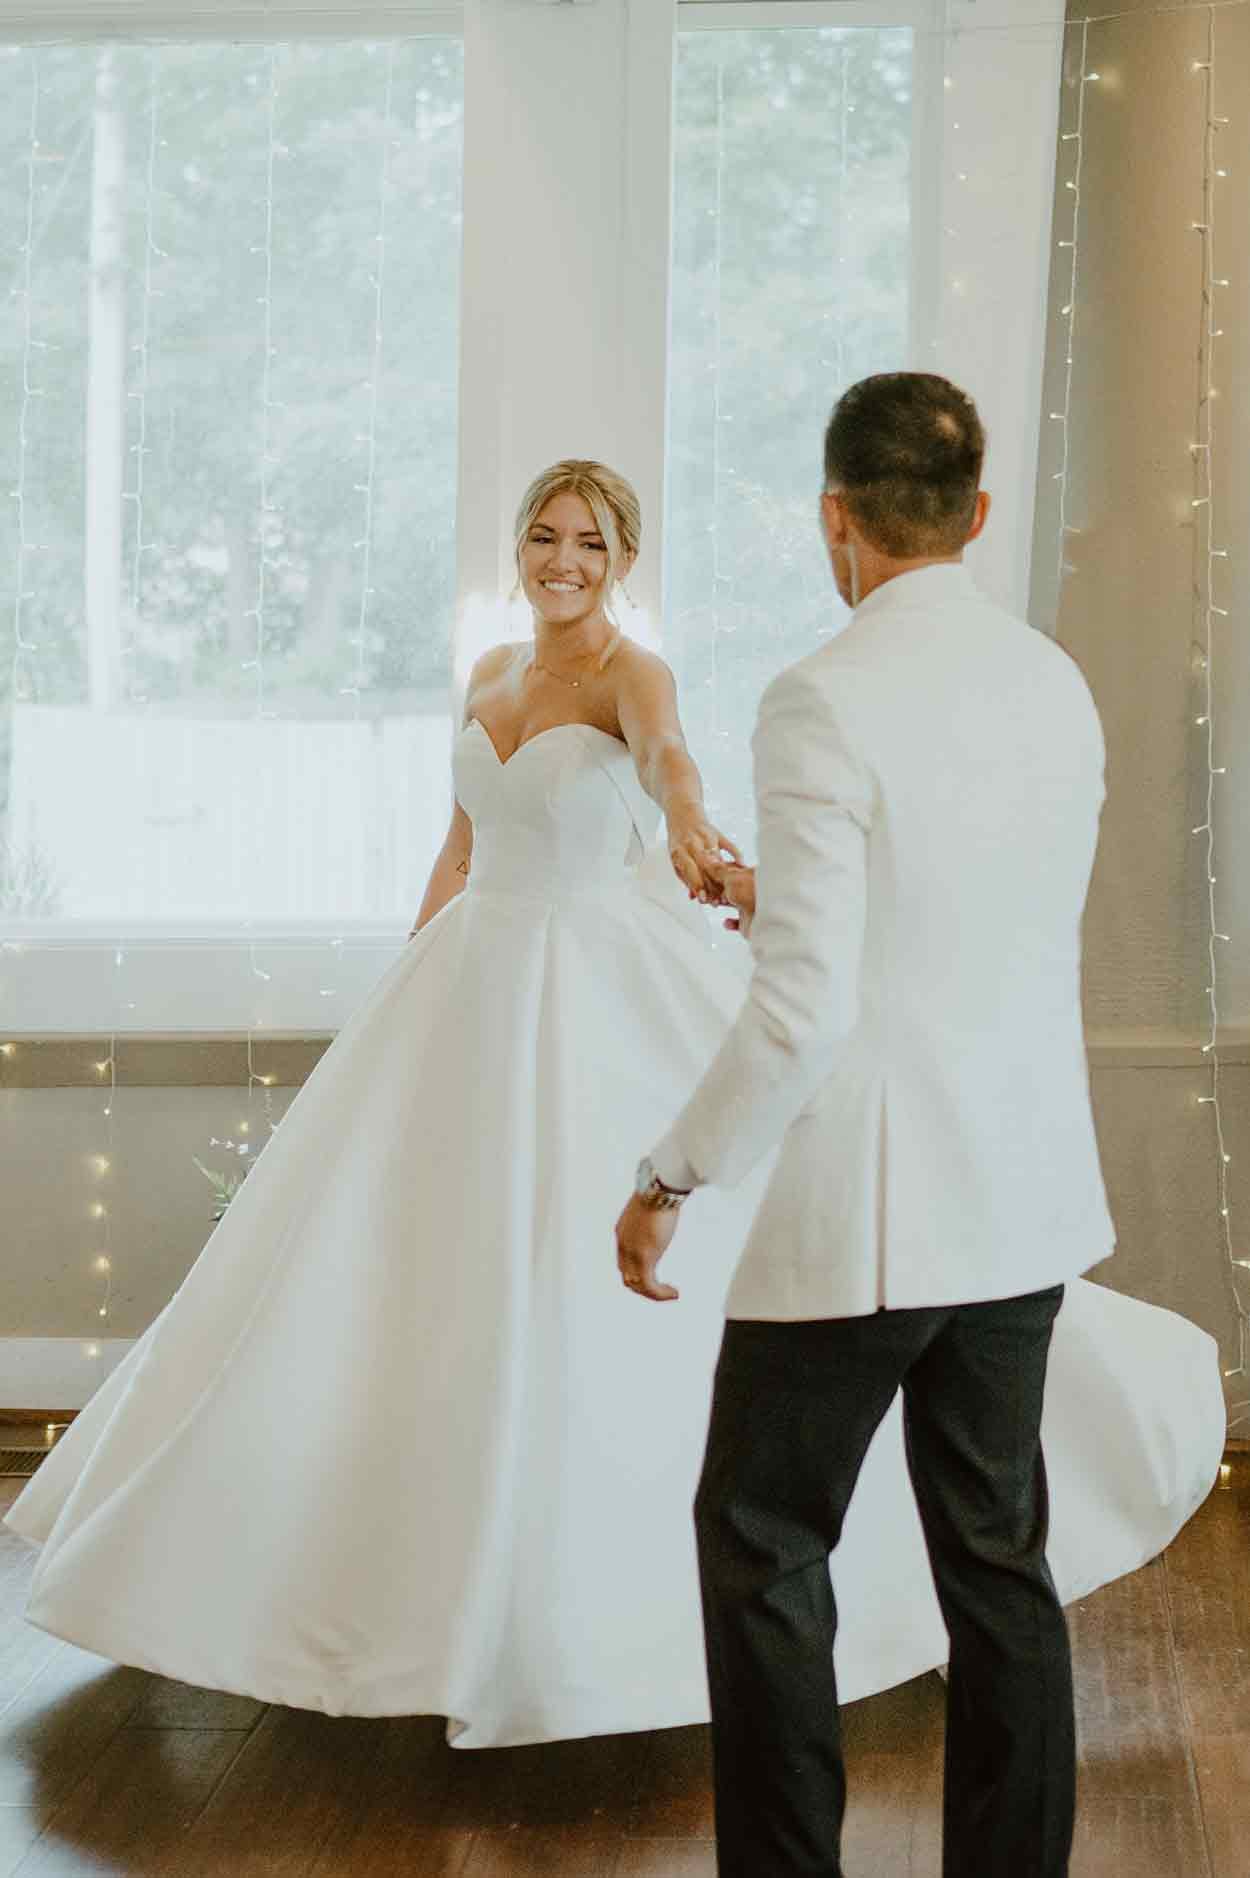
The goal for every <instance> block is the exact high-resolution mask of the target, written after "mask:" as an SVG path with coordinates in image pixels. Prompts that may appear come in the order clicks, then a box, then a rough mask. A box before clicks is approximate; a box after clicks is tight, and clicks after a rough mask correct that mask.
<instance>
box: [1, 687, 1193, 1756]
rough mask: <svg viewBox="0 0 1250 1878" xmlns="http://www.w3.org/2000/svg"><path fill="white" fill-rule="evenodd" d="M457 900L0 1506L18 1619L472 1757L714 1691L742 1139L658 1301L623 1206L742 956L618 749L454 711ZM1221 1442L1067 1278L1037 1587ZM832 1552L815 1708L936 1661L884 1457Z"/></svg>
mask: <svg viewBox="0 0 1250 1878" xmlns="http://www.w3.org/2000/svg"><path fill="white" fill-rule="evenodd" d="M455 769H456V785H457V793H458V795H459V798H460V800H461V802H462V803H463V804H464V806H465V808H466V810H467V811H468V813H469V815H470V816H471V818H472V820H473V823H474V829H475V848H474V857H473V869H472V877H471V880H470V882H469V884H468V887H467V889H466V891H465V892H464V893H463V894H461V895H460V896H459V897H458V898H457V899H455V900H454V901H453V902H452V903H451V904H450V905H449V906H448V907H446V908H445V909H444V910H443V912H442V913H440V914H439V916H438V917H437V918H436V919H434V920H433V921H431V922H430V924H429V925H428V926H427V927H426V928H425V929H424V930H423V931H422V932H421V933H420V934H419V936H418V937H417V938H416V939H415V940H413V941H412V942H411V943H410V944H409V945H408V946H407V947H406V948H405V949H404V951H403V952H402V954H401V955H400V956H399V957H398V958H397V959H396V960H395V962H394V964H393V965H392V966H391V967H390V968H389V970H387V971H386V973H385V974H384V976H383V977H382V979H381V981H380V982H379V983H378V984H377V986H376V987H375V988H374V990H373V992H372V993H371V995H370V996H369V997H368V998H367V1000H366V1001H365V1003H364V1005H363V1006H362V1008H360V1009H359V1010H358V1011H357V1012H356V1014H355V1015H354V1016H353V1018H352V1019H351V1020H350V1022H349V1023H348V1024H347V1025H346V1027H345V1029H344V1030H343V1032H342V1033H341V1035H340V1036H339V1037H338V1039H337V1041H336V1042H335V1044H334V1046H333V1047H332V1048H331V1049H330V1050H329V1051H327V1053H326V1055H325V1056H324V1058H323V1059H322V1061H321V1063H320V1064H319V1065H318V1067H317V1070H316V1072H315V1074H314V1075H313V1076H312V1077H311V1078H310V1079H309V1081H308V1083H307V1084H306V1086H305V1087H304V1088H303V1090H301V1092H300V1093H299V1095H298V1097H297V1098H296V1100H295V1101H294V1102H293V1103H292V1105H291V1107H290V1109H289V1111H288V1112H287V1115H286V1117H285V1119H284V1120H283V1122H282V1123H281V1125H280V1127H279V1128H278V1130H277V1132H276V1133H275V1134H274V1136H273V1138H272V1140H271V1141H270V1143H269V1145H268V1146H267V1147H266V1149H265V1152H264V1154H263V1156H262V1157H261V1159H260V1160H259V1162H258V1163H257V1165H256V1168H255V1170H254V1172H252V1173H251V1174H250V1175H249V1177H248V1179H247V1181H246V1182H245V1184H244V1186H243V1187H242V1189H241V1190H240V1192H239V1194H238V1196H237V1198H236V1199H235V1200H234V1201H233V1202H232V1204H231V1206H230V1208H229V1211H228V1212H227V1213H226V1215H225V1218H224V1219H223V1220H222V1222H221V1224H220V1225H219V1226H218V1228H217V1230H216V1231H215V1232H214V1234H213V1236H212V1238H211V1239H210V1241H209V1243H208V1245H207V1246H206V1248H205V1250H204V1252H203V1254H202V1255H201V1257H200V1258H199V1260H198V1261H197V1262H196V1264H195V1266H194V1267H193V1268H192V1270H191V1272H190V1273H189V1274H188V1276H187V1278H186V1280H185V1281H184V1283H183V1284H182V1286H181V1287H180V1289H179V1290H178V1292H177V1293H176V1294H175V1296H174V1297H173V1299H172V1300H171V1302H170V1303H169V1305H168V1306H167V1307H166V1309H165V1311H164V1312H163V1313H162V1314H161V1316H160V1317H159V1318H158V1319H157V1321H156V1322H155V1323H154V1324H153V1325H152V1327H151V1328H150V1330H149V1331H148V1332H147V1334H146V1335H145V1336H144V1337H143V1338H142V1339H141V1340H140V1342H139V1343H138V1344H137V1345H136V1347H135V1348H134V1349H133V1350H132V1351H131V1353H130V1354H129V1356H128V1357H127V1358H126V1360H125V1361H124V1362H123V1363H122V1365H121V1366H120V1368H119V1369H118V1370H117V1371H116V1372H115V1373H114V1374H113V1375H112V1376H111V1377H110V1379H109V1380H108V1381H107V1382H106V1383H105V1384H104V1385H103V1387H102V1388H101V1389H100V1390H99V1392H98V1393H97V1395H96V1396H95V1398H94V1399H93V1400H92V1402H91V1403H90V1404H89V1406H88V1407H87V1408H86V1409H85V1410H84V1412H83V1413H82V1415H81V1416H80V1417H79V1418H78V1420H77V1421H75V1423H74V1424H73V1426H72V1427H71V1428H70V1430H69V1431H68V1433H67V1434H66V1435H65V1437H64V1438H63V1440H62V1441H61V1443H60V1445H59V1446H58V1447H57V1448H56V1449H54V1451H53V1452H52V1453H51V1454H50V1455H49V1457H48V1459H47V1460H46V1461H45V1462H44V1463H43V1465H42V1467H41V1469H40V1470H39V1472H38V1474H37V1475H36V1476H35V1477H34V1479H33V1480H32V1481H31V1483H30V1484H29V1485H28V1486H27V1487H26V1489H25V1490H24V1492H23V1493H22V1495H21V1497H20V1498H19V1499H18V1500H17V1502H16V1504H15V1505H14V1507H13V1508H12V1510H11V1513H10V1515H9V1522H10V1524H11V1525H12V1526H14V1527H15V1528H16V1529H17V1531H18V1532H20V1533H23V1534H25V1535H26V1536H27V1537H28V1538H30V1539H32V1540H35V1541H39V1542H42V1544H43V1551H42V1555H41V1557H40V1558H39V1560H38V1562H37V1568H36V1572H35V1576H34V1584H33V1590H32V1596H31V1602H30V1609H29V1615H30V1618H31V1620H32V1621H33V1622H34V1623H36V1624H38V1625H41V1626H42V1627H43V1628H45V1629H47V1630H49V1631H52V1632H53V1633H54V1634H56V1635H58V1636H61V1637H65V1638H68V1639H69V1640H70V1641H72V1642H74V1643H77V1644H81V1645H83V1646H84V1647H86V1648H87V1649H89V1650H94V1651H98V1652H99V1653H100V1654H102V1655H104V1656H107V1657H111V1658H114V1659H116V1660H118V1661H120V1662H124V1663H130V1664H135V1665H138V1666H140V1667H142V1668H146V1669H150V1670H155V1671H159V1672H160V1673H161V1674H163V1675H166V1676H172V1677H176V1678H178V1679H180V1680H182V1681H184V1682H189V1683H195V1684H200V1685H203V1686H206V1687H210V1688H218V1689H229V1690H235V1691H240V1692H243V1693H246V1694H250V1695H254V1696H258V1697H261V1698H263V1699H265V1700H268V1701H272V1702H280V1703H290V1704H294V1705H296V1706H299V1707H305V1708H312V1709H321V1710H324V1711H326V1712H328V1713H330V1714H336V1715H337V1714H353V1715H384V1714H421V1713H429V1714H438V1715H445V1716H447V1717H448V1718H449V1733H450V1735H451V1737H452V1738H453V1739H454V1740H455V1741H456V1742H457V1744H458V1745H459V1746H461V1747H479V1746H490V1745H500V1744H507V1743H517V1742H530V1741H542V1740H549V1739H554V1738H558V1737H565V1736H577V1735H587V1734H598V1733H605V1732H615V1731H619V1730H628V1729H642V1728H654V1727H666V1726H672V1725H676V1724H680V1723H688V1722H696V1721H701V1720H705V1719H706V1717H707V1712H708V1711H707V1697H706V1691H705V1685H704V1672H703V1658H702V1643H701V1630H700V1615H699V1600H698V1591H697V1582H696V1571H695V1553H694V1540H693V1531H692V1521H691V1510H690V1508H691V1500H692V1496H693V1492H694V1486H695V1481H696V1477H697V1473H698V1468H699V1461H700V1457H701V1449H702V1445H703V1439H704V1431H705V1426H706V1419H707V1409H708V1400H709V1388H710V1379H711V1372H712V1368H713V1364H714V1360H715V1356H716V1351H717V1346H718V1342H719V1336H720V1327H721V1325H720V1319H721V1310H722V1300H723V1296H724V1293H725V1289H726V1286H727V1281H728V1278H729V1275H730V1271H731V1269H732V1266H733V1264H734V1260H735V1257H736V1254H737V1250H738V1247H739V1245H740V1244H741V1242H742V1240H743V1238H744V1235H745V1229H746V1226H747V1224H748V1221H749V1218H750V1213H751V1209H752V1207H753V1205H754V1202H755V1199H756V1197H758V1194H759V1191H760V1187H761V1183H762V1181H763V1179H764V1177H765V1174H766V1171H767V1170H766V1169H761V1170H759V1172H758V1173H757V1175H755V1176H753V1177H752V1179H751V1181H750V1182H748V1183H747V1184H746V1185H745V1186H744V1187H742V1188H740V1189H739V1190H738V1191H736V1192H734V1193H718V1192H715V1191H711V1190H709V1191H707V1192H703V1193H700V1194H698V1195H696V1196H695V1198H694V1199H693V1200H692V1201H691V1202H690V1203H689V1205H688V1206H687V1208H686V1211H685V1215H684V1217H683V1221H682V1227H681V1232H680V1234H679V1236H678V1240H677V1243H676V1245H675V1247H674V1250H673V1252H672V1254H671V1255H670V1258H669V1260H668V1261H667V1273H668V1276H669V1277H670V1278H671V1279H672V1280H673V1281H674V1282H675V1283H677V1284H678V1285H679V1286H680V1288H681V1291H682V1297H681V1301H680V1303H677V1304H666V1305H662V1306H661V1305H653V1304H650V1303H647V1302H645V1301H643V1300H641V1299H638V1298H635V1297H632V1296H630V1295H629V1293H628V1292H626V1291H625V1290H624V1289H623V1288H622V1286H621V1284H620V1282H619V1279H618V1277H617V1272H616V1263H615V1248H614V1244H613V1236H612V1228H613V1224H614V1221H615V1218H616V1215H617V1213H618V1211H619V1209H620V1207H621V1205H622V1203H623V1201H624V1200H625V1198H626V1197H627V1195H628V1193H629V1191H630V1189H631V1185H632V1180H633V1173H634V1166H635V1163H636V1161H637V1159H638V1157H639V1155H640V1154H641V1153H643V1152H645V1151H646V1150H647V1148H649V1147H650V1146H651V1145H652V1144H653V1142H654V1141H655V1140H657V1139H658V1138H659V1136H660V1135H661V1134H662V1133H663V1132H664V1131H665V1129H666V1128H667V1126H668V1124H669V1123H670V1121H671V1120H672V1119H673V1117H674V1115H675V1114H676V1112H677V1111H678V1109H679V1107H680V1106H681V1105H682V1104H683V1102H684V1100H685V1098H686V1096H687V1095H688V1093H689V1091H690V1090H691V1088H692V1087H693V1085H694V1083H695V1080H696V1079H697V1077H698V1076H699V1074H700V1072H701V1070H702V1069H703V1067H704V1065H705V1064H706V1063H707V1062H708V1060H709V1059H710V1057H711V1056H712V1054H713V1053H714V1051H715V1049H716V1048H717V1045H718V1043H719V1041H720V1039H721V1038H722V1036H723V1035H724V1032H725V1029H726V1026H727V1025H728V1023H729V1022H730V1020H731V1019H732V1017H733V1015H734V1013H735V1011H736V1009H737V1007H738V1005H739V1003H740V1001H741V997H742V992H743V986H744V983H745V977H746V972H747V970H748V968H749V955H748V953H747V948H746V947H745V946H744V945H743V944H742V942H741V941H739V940H737V939H731V938H728V937H726V936H723V935H720V936H719V937H717V938H715V939H714V938H713V935H712V933H711V931H710V930H709V921H708V916H707V915H706V914H704V913H702V912H701V911H699V910H698V909H697V908H694V907H692V906H690V904H689V902H688V901H687V900H686V898H685V895H684V893H683V892H682V890H681V889H680V888H679V887H678V886H677V885H676V883H675V882H674V881H673V880H672V877H671V874H670V873H669V871H668V867H667V857H666V856H665V855H664V854H663V851H662V850H655V849H652V850H651V851H650V853H648V854H647V858H646V860H645V862H643V864H642V865H639V863H640V861H642V860H643V855H644V851H645V849H646V844H647V842H648V841H649V840H650V838H651V835H652V833H653V831H654V825H655V816H654V811H653V809H652V808H651V805H650V803H649V802H648V800H647V798H646V797H645V796H644V795H643V793H642V791H641V789H640V787H639V784H638V782H637V778H636V775H635V771H634V767H633V763H632V761H631V758H630V756H629V753H628V751H627V750H626V748H625V747H624V745H622V744H621V743H619V742H618V741H617V740H616V739H615V738H612V737H610V736H608V735H607V734H606V733H605V732H603V731H599V730H596V729H593V728H590V727H588V726H585V725H563V726H560V727H559V728H558V729H556V730H550V731H547V732H545V733H543V734H542V735H541V736H539V737H536V738H534V739H533V740H532V741H531V742H529V743H527V744H525V745H524V746H523V747H522V748H521V750H519V751H518V752H517V754H516V755H515V756H513V757H512V758H511V760H510V761H509V762H508V763H507V764H502V763H501V762H500V761H499V757H498V755H497V753H496V752H495V750H494V747H493V745H492V743H491V741H490V738H489V736H488V735H487V733H486V731H485V730H484V728H483V727H482V726H481V725H478V724H471V725H470V726H469V727H468V728H467V729H466V730H464V731H463V732H461V733H460V735H459V736H458V738H457V739H456V747H455ZM1223 1438H1224V1412H1223V1404H1222V1401H1221V1392H1220V1384H1219V1376H1218V1369H1217V1365H1216V1358H1215V1352H1214V1346H1213V1344H1212V1341H1211V1339H1210V1338H1209V1337H1207V1336H1206V1335H1205V1334H1204V1333H1203V1332H1202V1331H1200V1330H1198V1329H1196V1328H1195V1327H1194V1326H1193V1325H1191V1324H1189V1323H1187V1322H1185V1321H1184V1320H1183V1319H1181V1318H1179V1317H1175V1316H1173V1315H1171V1314H1170V1313H1169V1312H1166V1311H1161V1310H1155V1309H1152V1308H1150V1307H1149V1306H1146V1305H1144V1304H1140V1303H1137V1302H1135V1301H1133V1300H1132V1299H1129V1298H1124V1297H1119V1296H1116V1295H1114V1294H1113V1293H1111V1292H1109V1291H1107V1290H1105V1289H1102V1288H1100V1287H1099V1286H1097V1285H1093V1284H1087V1283H1077V1284H1075V1285H1073V1286H1072V1287H1071V1288H1070V1292H1069V1295H1068V1299H1067V1302H1066V1303H1065V1305H1064V1308H1063V1311H1062V1313H1061V1315H1060V1318H1059V1321H1058V1327H1057V1331H1056V1335H1055V1342H1054V1355H1053V1360H1052V1364H1051V1373H1050V1382H1049V1387H1048V1393H1047V1408H1046V1439H1047V1447H1048V1453H1049V1461H1050V1472H1051V1482H1052V1502H1053V1539H1052V1546H1051V1557H1052V1563H1053V1567H1054V1571H1055V1575H1056V1578H1057V1579H1058V1582H1059V1585H1060V1589H1061V1591H1062V1593H1063V1595H1064V1597H1065V1598H1066V1599H1072V1598H1075V1597H1078V1596H1080V1595H1081V1594H1082V1593H1084V1592H1086V1591H1089V1590H1090V1589H1092V1588H1093V1587H1094V1586H1096V1585H1099V1584H1101V1583H1104V1582H1105V1581H1106V1580H1108V1579H1110V1578H1113V1577H1115V1576H1117V1575H1119V1574H1121V1573H1123V1572H1127V1571H1129V1570H1132V1569H1133V1568H1134V1567H1136V1566H1138V1565H1140V1564H1141V1563H1142V1562H1143V1561H1145V1560H1147V1559H1149V1558H1150V1557H1151V1556H1152V1555H1153V1554H1155V1553H1156V1552H1158V1551H1159V1549H1160V1548H1161V1547H1162V1546H1164V1545H1165V1544H1166V1543H1167V1542H1168V1540H1170V1539H1171V1537H1172V1536H1173V1534H1174V1533H1175V1532H1176V1531H1177V1529H1178V1528H1179V1527H1180V1525H1181V1524H1182V1523H1183V1522H1184V1521H1185V1519H1186V1518H1187V1517H1188V1516H1189V1515H1190V1513H1192V1512H1193V1510H1194V1509H1195V1507H1196V1506H1197V1505H1198V1504H1199V1503H1200V1501H1201V1500H1202V1499H1203V1498H1204V1496H1205V1494H1206V1492H1207V1490H1208V1488H1209V1487H1210V1485H1211V1482H1212V1479H1213V1477H1214V1474H1215V1472H1216V1468H1217V1464H1218V1462H1219V1458H1220V1453H1221V1448H1222V1443H1223ZM834 1575H835V1580H836V1584H837V1590H838V1603H839V1608H840V1611H841V1619H842V1628H841V1634H840V1637H839V1642H838V1649H837V1665H838V1670H839V1684H840V1692H841V1695H842V1698H843V1699H844V1700H850V1699H854V1698H855V1697H858V1696H862V1695H865V1694H868V1693H871V1692H872V1691H874V1690H878V1689H881V1688H884V1687H887V1686H888V1685H890V1684H892V1683H895V1682H898V1681H900V1680H902V1679H904V1678H906V1677H909V1676H912V1675H914V1674H916V1673H918V1672H919V1671H921V1670H925V1669H928V1668H930V1667H932V1666H933V1665H935V1664H938V1663H941V1662H942V1661H944V1659H945V1653H946V1652H945V1636H944V1632H943V1630H942V1625H941V1621H940V1618H939V1615H938V1610H937V1606H936V1603H935V1600H934V1595H933V1590H932V1585H931V1581H930V1576H929V1570H928V1565H927V1562H926V1558H925V1554H924V1548H923V1544H922V1541H921V1536H920V1530H919V1526H918V1523H917V1518H916V1514H915V1511H914V1509H913V1505H912V1500H911V1494H910V1489H909V1486H908V1482H907V1478H906V1472H905V1468H904V1463H903V1453H902V1439H901V1428H900V1418H899V1414H898V1411H897V1405H896V1408H895V1411H894V1412H893V1413H892V1414H891V1415H890V1416H889V1418H888V1419H887V1421H886V1423H885V1424H884V1425H883V1427H882V1428H881V1430H880V1432H879V1434H878V1437H877V1439H876V1441H875V1442H874V1444H873V1447H872V1449H871V1452H870V1454H869V1457H868V1461H867V1464H866V1466H865V1469H864V1473H863V1476H862V1478H861V1480H860V1483H859V1487H858V1490H857V1493H856V1496H855V1499H854V1502H853V1505H852V1508H851V1513H850V1517H849V1520H848V1524H847V1529H846V1535H845V1539H844V1542H843V1545H842V1547H841V1549H840V1550H839V1553H838V1555H837V1558H836V1562H835V1566H834Z"/></svg>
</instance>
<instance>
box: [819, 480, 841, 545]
mask: <svg viewBox="0 0 1250 1878" xmlns="http://www.w3.org/2000/svg"><path fill="white" fill-rule="evenodd" d="M820 513H821V519H822V521H823V523H824V528H825V538H826V540H827V541H828V542H829V545H830V547H834V548H840V547H842V546H844V545H845V543H846V539H847V514H846V506H845V504H844V503H843V501H842V497H841V495H840V494H839V492H838V491H837V490H836V489H822V490H821V492H820Z"/></svg>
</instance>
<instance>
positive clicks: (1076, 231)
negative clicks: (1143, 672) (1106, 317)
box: [1050, 20, 1101, 611]
mask: <svg viewBox="0 0 1250 1878" xmlns="http://www.w3.org/2000/svg"><path fill="white" fill-rule="evenodd" d="M1089 24H1090V23H1089V21H1088V20H1082V21H1081V23H1080V25H1081V44H1080V75H1079V77H1078V79H1077V86H1076V124H1075V127H1074V128H1073V129H1072V130H1067V131H1064V132H1063V133H1062V134H1061V137H1060V147H1061V150H1064V151H1066V150H1068V149H1069V148H1070V150H1071V168H1072V173H1071V175H1070V176H1067V177H1065V178H1064V190H1065V192H1066V193H1068V194H1070V195H1071V197H1072V219H1071V222H1070V224H1069V229H1068V233H1067V235H1066V236H1064V237H1063V238H1062V239H1061V240H1060V242H1059V248H1060V250H1061V251H1062V252H1064V253H1066V254H1067V257H1068V263H1069V266H1068V286H1067V298H1066V300H1065V302H1064V304H1063V305H1062V306H1061V307H1060V309H1059V316H1060V319H1061V320H1062V321H1063V322H1064V323H1063V325H1062V327H1061V328H1060V332H1061V344H1062V346H1063V402H1062V406H1061V408H1060V409H1059V410H1058V411H1052V412H1051V413H1050V419H1051V422H1052V423H1055V424H1058V425H1059V427H1060V429H1059V436H1060V459H1059V468H1058V469H1057V470H1056V471H1055V474H1054V480H1055V482H1056V483H1057V484H1058V487H1059V524H1058V545H1057V565H1056V569H1055V577H1056V581H1057V583H1058V592H1059V593H1060V594H1061V593H1062V590H1063V578H1064V575H1065V574H1071V573H1074V572H1075V571H1076V570H1075V569H1074V568H1073V566H1072V563H1071V562H1070V561H1069V559H1068V537H1069V535H1071V534H1073V533H1075V530H1074V528H1073V526H1072V524H1071V522H1070V521H1069V519H1068V498H1069V494H1070V485H1071V467H1072V458H1071V434H1072V375H1073V371H1074V368H1075V363H1076V309H1077V294H1078V292H1079V288H1080V250H1081V183H1082V180H1083V176H1084V168H1085V89H1086V86H1087V85H1090V84H1097V83H1098V80H1099V78H1100V77H1101V74H1100V73H1098V72H1091V71H1090V69H1089ZM1057 610H1058V603H1057V602H1056V611H1057Z"/></svg>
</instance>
